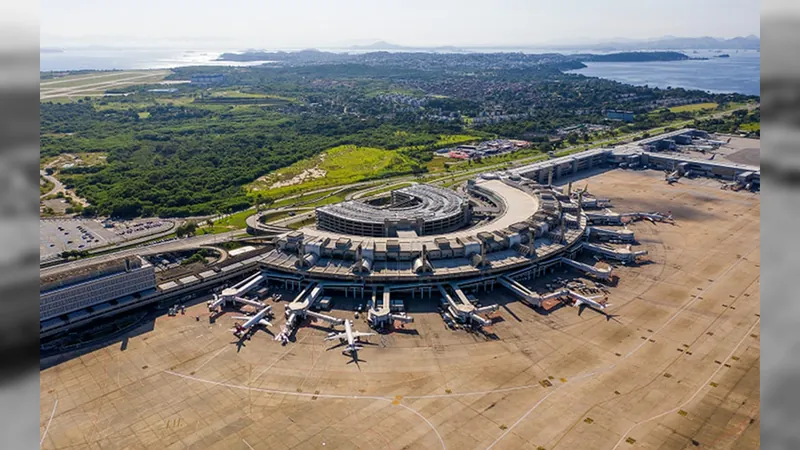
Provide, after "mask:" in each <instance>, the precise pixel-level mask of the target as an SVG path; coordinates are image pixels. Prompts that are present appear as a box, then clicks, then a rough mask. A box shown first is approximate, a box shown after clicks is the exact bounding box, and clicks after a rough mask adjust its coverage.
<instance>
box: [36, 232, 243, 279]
mask: <svg viewBox="0 0 800 450" xmlns="http://www.w3.org/2000/svg"><path fill="white" fill-rule="evenodd" d="M238 234H242V230H234V231H228V232H226V233H220V234H205V235H202V236H193V237H188V238H183V239H176V240H173V241H168V242H162V243H159V244H153V245H148V246H143V247H133V248H129V249H126V250H120V251H117V252H113V253H108V254H104V255H100V256H95V257H92V258H87V259H79V260H77V261H72V262H69V263H64V264H59V265H56V266H51V267H46V268H43V269H41V270H39V275H40V276H45V275H52V274H56V273H61V272H65V271H68V270H73V269H77V268H80V267H85V266H88V265H92V264H96V263H101V262H106V261H112V260H115V259H117V258H122V257H125V256H133V255H152V254H156V253H165V252H174V251H178V250H188V249H193V248H198V247H201V246H207V245H213V244H218V243H220V242H225V241H227V240H229V239H230V238H232V237H234V236H236V235H238Z"/></svg>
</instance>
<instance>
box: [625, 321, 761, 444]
mask: <svg viewBox="0 0 800 450" xmlns="http://www.w3.org/2000/svg"><path fill="white" fill-rule="evenodd" d="M760 322H761V319H757V320H756V321H755V323H754V324H753V325H752V326H751V327H750V329H749V330H747V333H745V334H744V336H742V339H741V340H740V341H739V343H738V344H736V347H733V350H731V353H730V354H729V355H728V357H727V358H725V360H729V359H731V357H732V356H733V354H734V353H736V351H737V350H738V349H739V346H740V345H742V342H744V341H745V339H747V338H748V337H749V336H750V333H752V332H753V328H755V327H756V325H758V324H759V323H760ZM723 367H724V366H723V365H722V364H720V366H719V367H717V370H715V371H714V373H712V374H711V376H710V377H708V379H707V380H706V381H705V383H703V384H701V385H700V387H699V388H697V391H695V393H694V394H692V396H691V397H689V398H688V399H687V400H686V401H685V402H683V403H681V404H680V405H678V406H677V407H675V408H674V409H670V410H669V411H667V412H664V413H661V414H658V415H656V416H653V417H651V418H649V419H647V420H643V421H641V422H637V423H635V424H633V425H631V427H630V428H628V429H627V431H625V433H623V434H622V437H621V438H619V441H617V445H615V446H614V448H613V449H611V450H615V449H616V448H617V447H619V444H621V443H622V440H623V439H625V437H626V436H628V434H629V433H630V432H631V430H633V429H634V428H636V427H637V426H639V425H641V424H643V423H647V422H650V421H651V420H655V419H658V418H661V417H664V416H666V415H667V414H671V413H674V412H675V411H678V410H680V409H681V408H683V407H684V406H686V405H688V404H689V403H690V402H691V401H692V400H694V399H695V397H697V394H699V393H700V391H702V390H703V389H705V388H706V387H707V386H708V384H709V383H710V382H711V380H712V379H714V377H715V376H717V374H718V373H719V371H720V370H722V368H723Z"/></svg>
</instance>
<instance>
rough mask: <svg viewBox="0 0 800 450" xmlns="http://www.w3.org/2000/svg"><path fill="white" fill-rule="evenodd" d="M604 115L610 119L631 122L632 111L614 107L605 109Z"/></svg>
mask: <svg viewBox="0 0 800 450" xmlns="http://www.w3.org/2000/svg"><path fill="white" fill-rule="evenodd" d="M606 117H607V118H609V119H611V120H622V121H624V122H633V111H620V110H616V109H609V110H608V111H606Z"/></svg>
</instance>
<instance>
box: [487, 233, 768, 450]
mask: <svg viewBox="0 0 800 450" xmlns="http://www.w3.org/2000/svg"><path fill="white" fill-rule="evenodd" d="M756 248H758V246H756V247H755V248H753V249H752V250H750V251H749V252H747V253H746V254H745V255H743V256H741V257H740V258H739V259H738V260H736V262H735V263H733V264H732V265H731V266H730V267H728V269H726V270H725V272H723V273H722V274H721V275H720V276H718V277H717V278H716V279H715V280H714V281H712V282H711V284H709V285H708V286H706V287H705V288H704V289H703V290H702V291H700V293H699V294H697V295H696V296H695V298H694V299H692V300H691V301H689V302H687V303H686V304H685V305H683V306H682V307H681V308H680V309H678V311H676V312H675V314H673V315H672V317H670V318H669V320H667V321H666V322H664V324H662V325H661V326H660V327H659V328H658V329H657V330H655V331H654V332H653V333H651V334H650V336H649V338H652V337H653V336H655V335H656V334H658V333H659V332H660V331H661V330H663V329H664V328H666V327H667V325H669V324H670V323H672V321H673V320H675V319H676V318H677V317H678V316H679V315H680V314H681V313H682V312H684V311H685V310H686V309H687V308H689V307H690V306H692V305H693V304H694V303H695V302H696V301H698V300H700V298H701V297H702V296H703V294H705V293H706V291H708V290H709V289H711V287H712V286H714V285H715V284H717V282H719V280H721V279H722V278H724V277H725V275H727V274H728V272H730V271H731V270H733V269H734V268H735V267H736V266H738V265H739V264H740V263H741V262H742V261H744V260H745V258H747V257H748V256H749V255H750V253H753V252H754V251H755V250H756ZM647 342H648V340H642V342H641V343H640V344H639V345H637V346H636V347H635V348H634V349H633V350H631V351H630V352H628V354H627V355H625V356H623V357H622V358H620V360H619V361H618V362H616V363H614V364H612V365H610V366H608V367H605V368H601V369H598V370H595V371H594V372H590V373H587V374H583V375H580V376H578V377H573V379H572V380H573V381H580V380H583V379H585V378H588V377H590V376H594V375H598V374H601V373H605V372H608V371H611V370H613V369H614V368H616V367H617V365H619V364H620V363H622V362H623V361H625V360H626V359H628V358H629V357H631V356H632V355H633V354H634V353H636V352H637V351H639V350H640V349H641V348H642V347H643V346H644V344H646V343H647ZM573 384H574V383H570V384H563V385H561V386H559V387H558V388H556V389H555V390H554V391H552V392H550V393H549V394H547V395H546V396H544V398H542V399H541V400H539V401H538V402H536V404H535V405H533V406H532V407H531V409H529V410H528V411H527V412H526V413H525V414H523V416H522V417H520V418H519V420H517V421H516V422H514V424H512V425H511V426H510V427H508V428H507V429H506V430H505V431H504V432H503V434H501V435H500V437H498V438H497V439H495V441H494V442H492V443H491V445H489V446H488V447H486V450H489V449H491V448H492V447H494V446H495V444H497V443H498V442H500V441H501V440H502V439H503V438H504V437H506V435H508V433H510V432H511V430H513V429H514V427H516V426H517V425H519V423H520V422H522V420H524V419H525V418H526V417H528V416H529V415H530V414H531V413H532V412H533V411H534V410H535V409H536V408H538V407H539V405H540V404H542V402H544V401H545V400H547V398H548V397H550V396H551V395H553V394H555V393H556V392H558V391H560V390H561V389H562V388H564V387H565V386H571V385H573ZM615 448H616V447H615Z"/></svg>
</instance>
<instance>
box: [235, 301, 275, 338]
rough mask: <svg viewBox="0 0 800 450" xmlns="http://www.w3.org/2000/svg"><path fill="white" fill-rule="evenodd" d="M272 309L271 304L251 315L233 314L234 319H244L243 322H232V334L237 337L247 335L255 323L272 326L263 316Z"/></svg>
mask: <svg viewBox="0 0 800 450" xmlns="http://www.w3.org/2000/svg"><path fill="white" fill-rule="evenodd" d="M271 311H272V307H271V306H267V307H265V308H264V309H262V310H260V311H258V312H257V313H255V314H254V315H252V316H233V317H232V318H233V319H234V320H244V321H245V322H244V323H243V324H239V323H238V322H237V323H235V324H234V328H232V329H231V331H233V335H234V336H236V337H237V338H239V339H242V338H244V337H247V336H248V334H249V333H250V332H252V331H253V330H254V328H253V327H254V326H255V325H262V326H265V327H270V326H272V324H271V323H269V322H268V321H267V320H266V319H264V317H265V316H267V315H268V314H270V312H271Z"/></svg>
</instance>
